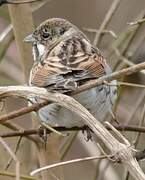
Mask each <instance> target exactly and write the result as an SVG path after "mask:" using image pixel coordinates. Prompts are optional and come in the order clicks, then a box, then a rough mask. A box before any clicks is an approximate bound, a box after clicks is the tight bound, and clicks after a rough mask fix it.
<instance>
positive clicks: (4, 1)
mask: <svg viewBox="0 0 145 180" xmlns="http://www.w3.org/2000/svg"><path fill="white" fill-rule="evenodd" d="M37 1H41V0H21V1H13V0H0V6H2V5H3V4H26V3H33V2H37Z"/></svg>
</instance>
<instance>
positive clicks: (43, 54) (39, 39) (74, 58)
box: [24, 18, 117, 127]
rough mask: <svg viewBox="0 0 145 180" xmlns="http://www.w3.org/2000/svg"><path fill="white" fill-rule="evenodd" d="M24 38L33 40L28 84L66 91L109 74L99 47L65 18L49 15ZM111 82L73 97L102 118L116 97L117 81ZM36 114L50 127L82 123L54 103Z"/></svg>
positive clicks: (78, 118) (95, 115) (98, 117)
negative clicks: (32, 58) (110, 84)
mask: <svg viewBox="0 0 145 180" xmlns="http://www.w3.org/2000/svg"><path fill="white" fill-rule="evenodd" d="M24 41H26V42H30V43H32V47H33V56H34V64H33V67H32V70H31V73H30V80H29V82H30V85H31V86H37V87H44V88H47V90H48V91H53V92H61V93H66V92H69V91H73V90H75V89H76V88H77V87H79V86H80V85H82V84H85V83H88V82H89V81H90V80H92V79H97V78H99V77H102V76H104V75H106V74H109V73H111V69H110V67H109V66H108V65H107V63H106V60H105V58H104V57H103V55H102V54H101V52H100V50H99V49H98V48H96V47H94V46H93V45H92V44H91V43H90V41H89V40H88V38H87V37H86V36H85V34H84V33H83V32H81V31H80V30H79V29H78V28H77V27H76V26H75V25H73V24H71V23H70V22H69V21H67V20H65V19H61V18H51V19H48V20H46V21H44V22H43V23H42V24H40V25H39V26H38V27H37V28H36V30H35V31H34V32H33V33H32V34H31V35H29V36H27V37H26V38H25V39H24ZM111 83H112V85H113V86H108V85H105V84H103V85H99V86H96V87H95V88H92V89H89V90H86V91H84V92H81V93H80V94H77V95H75V96H74V98H75V99H76V100H77V101H78V102H80V103H81V104H82V105H83V106H84V107H86V108H87V109H88V110H89V111H90V113H92V114H93V115H94V117H96V118H97V119H99V120H100V121H101V120H103V119H104V117H105V115H106V113H107V112H108V111H110V110H111V109H112V106H113V104H114V102H115V100H116V97H117V88H116V86H115V84H116V81H115V80H114V81H111ZM36 101H37V102H39V101H40V100H39V99H35V100H34V102H36ZM38 113H39V116H40V119H41V121H42V122H45V123H46V124H49V125H51V126H64V127H73V126H82V125H84V124H83V121H82V119H81V118H80V117H78V116H77V115H75V114H74V113H72V112H71V111H69V110H67V109H65V108H63V107H60V106H59V105H58V104H56V103H52V104H49V105H47V106H45V107H43V108H41V109H40V110H39V112H38Z"/></svg>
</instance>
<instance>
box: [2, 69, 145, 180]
mask: <svg viewBox="0 0 145 180" xmlns="http://www.w3.org/2000/svg"><path fill="white" fill-rule="evenodd" d="M141 67H142V66H141ZM134 70H136V68H135V69H134ZM134 70H133V71H134ZM0 96H1V97H3V98H4V97H8V96H18V97H24V98H30V97H38V98H41V99H45V100H47V101H52V102H56V103H58V104H59V105H60V106H63V107H65V108H67V109H69V110H71V111H72V112H74V113H76V114H77V115H79V116H80V117H82V119H83V121H84V124H86V125H88V126H89V127H90V128H91V129H92V131H93V132H94V133H95V134H96V136H97V137H98V138H99V139H101V140H102V142H103V143H104V144H105V146H106V147H107V148H108V149H109V150H110V153H111V154H115V158H116V160H117V161H118V160H119V161H120V162H122V163H123V164H124V166H125V167H126V168H127V169H128V171H129V172H130V173H131V174H132V176H133V177H134V178H135V179H138V180H145V175H144V173H143V172H142V170H141V169H140V167H139V165H138V163H137V161H136V159H135V158H134V157H133V154H134V150H133V149H132V147H131V146H130V145H129V146H128V145H125V144H123V143H120V142H119V141H118V140H117V139H115V138H114V137H113V136H112V135H111V134H110V133H109V131H108V130H107V129H106V128H105V127H104V126H103V125H102V124H101V123H100V122H99V121H98V120H96V119H95V118H94V117H93V116H92V115H91V114H90V113H89V111H88V110H86V109H85V108H84V107H83V106H82V105H81V104H79V103H78V102H77V101H76V100H74V99H73V98H72V97H69V96H66V95H64V94H59V93H50V92H48V91H47V90H46V89H44V88H38V87H23V86H9V87H1V88H0Z"/></svg>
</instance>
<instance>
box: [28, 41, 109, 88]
mask: <svg viewBox="0 0 145 180" xmlns="http://www.w3.org/2000/svg"><path fill="white" fill-rule="evenodd" d="M65 45H66V46H65ZM76 46H77V51H75V49H76ZM81 46H82V42H81V43H80V40H75V42H74V43H72V41H70V43H69V42H67V44H63V46H62V45H61V48H59V51H58V49H56V50H55V49H54V51H53V52H51V53H50V54H49V56H48V57H47V58H46V59H45V60H43V61H42V63H41V62H39V63H38V64H36V65H34V67H33V69H32V72H31V77H30V82H31V84H32V85H35V86H39V87H48V88H49V87H51V89H55V90H57V89H58V90H59V89H63V90H65V89H66V90H73V89H74V88H76V87H77V86H78V85H79V82H80V81H82V80H87V79H88V80H89V79H92V78H98V77H101V76H103V75H105V74H106V70H105V66H106V61H105V59H104V58H103V56H102V55H101V54H99V53H98V52H97V51H98V50H96V49H94V48H93V47H91V48H92V49H90V46H91V45H90V44H89V48H88V44H87V45H86V44H85V42H84V44H83V48H82V47H81ZM74 48H75V49H74ZM62 52H63V53H62Z"/></svg>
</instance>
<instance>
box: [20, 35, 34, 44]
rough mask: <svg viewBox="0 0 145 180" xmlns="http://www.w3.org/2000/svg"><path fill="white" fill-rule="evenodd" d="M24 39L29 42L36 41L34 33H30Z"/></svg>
mask: <svg viewBox="0 0 145 180" xmlns="http://www.w3.org/2000/svg"><path fill="white" fill-rule="evenodd" d="M23 41H24V42H27V43H34V42H35V41H36V39H35V38H34V37H33V34H29V35H28V36H26V37H25V38H24V40H23Z"/></svg>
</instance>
